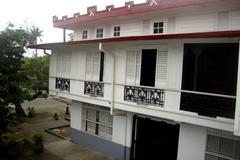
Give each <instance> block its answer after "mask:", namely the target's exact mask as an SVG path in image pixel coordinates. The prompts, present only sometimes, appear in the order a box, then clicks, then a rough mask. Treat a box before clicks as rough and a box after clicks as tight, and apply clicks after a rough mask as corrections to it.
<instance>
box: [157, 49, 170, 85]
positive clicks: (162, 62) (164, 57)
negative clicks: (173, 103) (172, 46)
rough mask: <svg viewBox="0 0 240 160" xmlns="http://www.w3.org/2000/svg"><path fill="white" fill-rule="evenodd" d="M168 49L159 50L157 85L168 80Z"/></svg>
mask: <svg viewBox="0 0 240 160" xmlns="http://www.w3.org/2000/svg"><path fill="white" fill-rule="evenodd" d="M167 65H168V51H165V50H158V53H157V64H156V84H155V85H156V86H160V85H162V84H163V83H165V82H166V81H167Z"/></svg>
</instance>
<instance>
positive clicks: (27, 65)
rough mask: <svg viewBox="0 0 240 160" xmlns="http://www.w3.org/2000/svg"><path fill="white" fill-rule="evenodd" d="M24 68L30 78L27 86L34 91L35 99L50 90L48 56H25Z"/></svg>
mask: <svg viewBox="0 0 240 160" xmlns="http://www.w3.org/2000/svg"><path fill="white" fill-rule="evenodd" d="M22 69H23V72H24V73H25V75H26V76H27V77H28V78H29V79H30V81H28V84H27V86H29V88H30V90H32V92H34V93H33V97H32V98H33V99H35V98H37V97H39V96H41V95H42V96H43V92H44V93H47V92H48V56H43V57H33V58H24V63H23V64H22Z"/></svg>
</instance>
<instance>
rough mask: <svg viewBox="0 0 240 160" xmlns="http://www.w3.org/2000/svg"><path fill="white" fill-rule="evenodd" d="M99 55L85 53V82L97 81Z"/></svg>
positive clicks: (96, 53)
mask: <svg viewBox="0 0 240 160" xmlns="http://www.w3.org/2000/svg"><path fill="white" fill-rule="evenodd" d="M99 74H100V53H98V52H91V53H87V58H86V80H90V81H99Z"/></svg>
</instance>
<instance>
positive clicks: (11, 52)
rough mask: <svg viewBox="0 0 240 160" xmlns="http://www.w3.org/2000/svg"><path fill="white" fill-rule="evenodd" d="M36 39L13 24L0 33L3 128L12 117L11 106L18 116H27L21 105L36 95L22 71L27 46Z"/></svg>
mask: <svg viewBox="0 0 240 160" xmlns="http://www.w3.org/2000/svg"><path fill="white" fill-rule="evenodd" d="M33 28H34V27H33ZM35 28H37V27H35ZM36 38H37V37H36V35H34V34H33V33H32V32H31V30H30V29H23V28H17V29H16V28H14V26H13V25H12V24H10V25H9V26H8V27H7V28H6V29H5V30H4V31H1V32H0V113H1V114H4V115H3V116H0V124H1V125H3V126H6V125H7V123H8V119H9V116H10V114H9V113H10V111H9V108H8V106H9V104H13V105H15V111H16V113H17V115H18V116H25V113H24V111H23V109H22V106H21V103H22V102H23V101H24V100H30V99H32V97H33V95H34V94H32V92H31V89H29V86H28V84H29V78H28V77H27V76H26V74H25V73H24V72H23V70H22V64H23V61H22V59H23V54H24V53H25V52H26V46H27V45H29V44H32V43H34V42H36ZM33 93H34V92H33Z"/></svg>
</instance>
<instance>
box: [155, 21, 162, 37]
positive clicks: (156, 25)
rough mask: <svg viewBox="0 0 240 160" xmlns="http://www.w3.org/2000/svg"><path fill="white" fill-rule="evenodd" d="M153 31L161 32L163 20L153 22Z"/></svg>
mask: <svg viewBox="0 0 240 160" xmlns="http://www.w3.org/2000/svg"><path fill="white" fill-rule="evenodd" d="M153 33H154V34H159V33H163V22H154V24H153Z"/></svg>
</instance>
